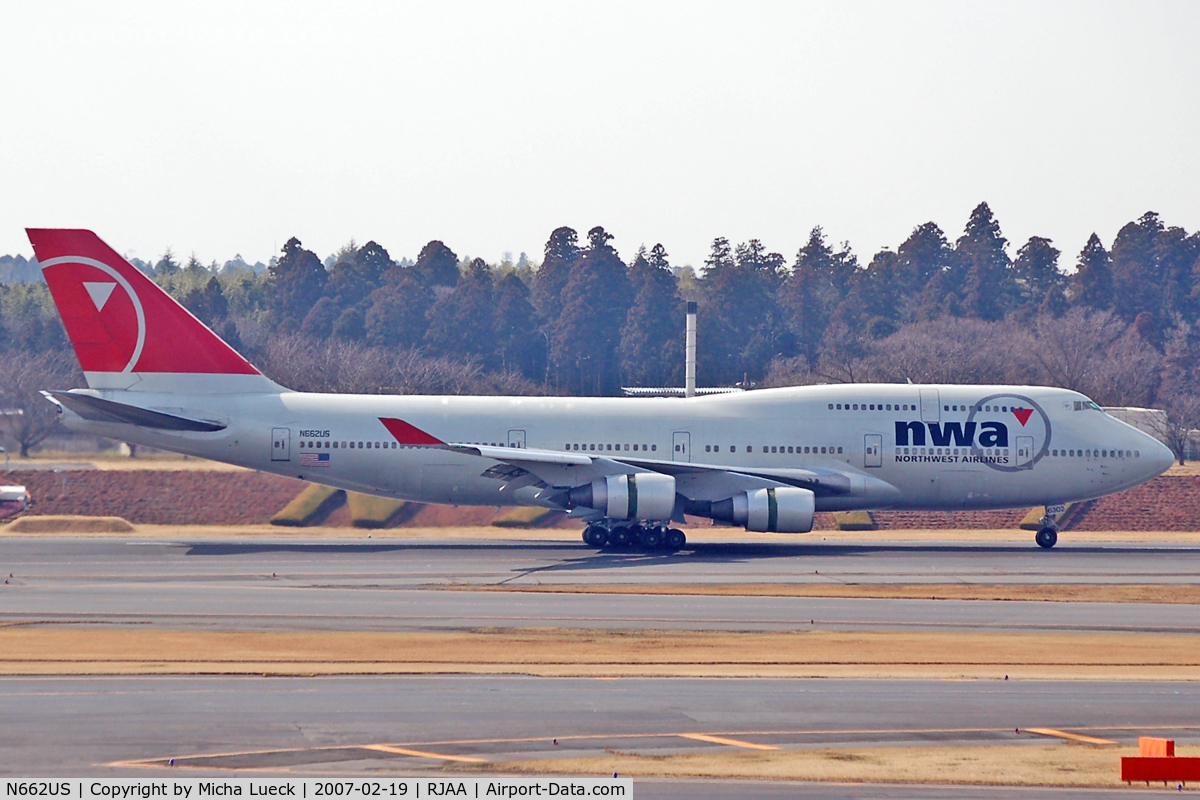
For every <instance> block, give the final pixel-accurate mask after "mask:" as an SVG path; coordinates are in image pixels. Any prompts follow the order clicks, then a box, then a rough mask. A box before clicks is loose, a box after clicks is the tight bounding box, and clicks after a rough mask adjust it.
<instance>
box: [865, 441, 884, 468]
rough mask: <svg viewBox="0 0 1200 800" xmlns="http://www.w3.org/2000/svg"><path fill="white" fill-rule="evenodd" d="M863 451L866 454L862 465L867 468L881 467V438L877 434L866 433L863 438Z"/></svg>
mask: <svg viewBox="0 0 1200 800" xmlns="http://www.w3.org/2000/svg"><path fill="white" fill-rule="evenodd" d="M864 439H865V441H864V443H863V449H864V452H865V454H866V460H865V461H864V463H865V464H866V465H867V466H868V467H882V466H883V436H881V435H880V434H878V433H868V434H867V435H866V437H864Z"/></svg>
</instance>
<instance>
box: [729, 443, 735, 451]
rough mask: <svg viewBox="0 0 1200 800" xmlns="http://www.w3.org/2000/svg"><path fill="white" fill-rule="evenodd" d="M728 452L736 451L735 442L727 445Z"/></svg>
mask: <svg viewBox="0 0 1200 800" xmlns="http://www.w3.org/2000/svg"><path fill="white" fill-rule="evenodd" d="M729 452H731V453H736V452H737V445H736V444H731V445H729Z"/></svg>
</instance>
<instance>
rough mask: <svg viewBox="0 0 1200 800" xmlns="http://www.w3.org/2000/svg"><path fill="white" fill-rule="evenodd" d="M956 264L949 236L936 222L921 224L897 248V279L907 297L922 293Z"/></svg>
mask: <svg viewBox="0 0 1200 800" xmlns="http://www.w3.org/2000/svg"><path fill="white" fill-rule="evenodd" d="M953 265H954V250H953V248H951V247H950V243H949V242H948V241H947V240H946V234H944V233H942V229H941V228H939V227H938V226H937V225H935V224H934V223H932V222H926V223H925V224H924V225H918V226H917V227H916V228H913V232H912V233H911V234H909V236H908V238H907V239H905V240H904V242H903V243H902V244H901V245H900V246H899V247H898V248H896V264H895V270H896V276H897V283H898V288H899V290H900V292H902V293H903V294H904V295H905V296H907V297H915V296H917V295H919V294H921V293H922V292H923V291H924V290H925V287H926V286H927V285H928V284H929V281H930V280H931V279H932V278H933V276H934V275H936V274H938V273H939V272H944V271H946V270H949V269H950V268H951V267H952V266H953Z"/></svg>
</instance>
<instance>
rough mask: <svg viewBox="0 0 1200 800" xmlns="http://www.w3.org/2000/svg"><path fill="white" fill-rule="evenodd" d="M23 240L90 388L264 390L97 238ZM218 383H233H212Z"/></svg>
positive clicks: (60, 235)
mask: <svg viewBox="0 0 1200 800" xmlns="http://www.w3.org/2000/svg"><path fill="white" fill-rule="evenodd" d="M26 233H28V234H29V241H30V242H31V243H32V244H33V250H34V253H35V254H36V255H37V259H38V262H39V264H40V265H41V268H42V274H43V275H44V276H45V278H46V283H47V284H48V285H49V287H50V294H51V295H52V296H53V297H54V304H55V305H56V306H58V313H59V314H60V315H61V316H62V320H63V325H64V326H65V327H66V329H67V336H68V337H69V338H70V339H71V344H72V345H73V346H74V348H75V355H76V356H78V357H79V365H80V366H81V367H83V371H84V374H85V375H86V376H87V379H88V385H89V386H92V387H93V388H114V389H115V388H120V389H129V388H139V389H145V390H149V391H238V390H255V388H257V390H259V391H262V390H263V388H265V387H254V384H259V383H266V384H270V382H269V381H268V380H267V379H266V378H264V377H262V375H261V373H259V371H258V370H257V369H255V368H254V367H253V366H252V365H251V364H250V362H248V361H246V359H244V358H242V356H241V355H239V354H238V353H237V351H235V350H234V349H233V348H232V347H230V346H229V345H227V344H226V343H225V342H224V341H222V340H221V338H220V337H219V336H217V335H216V334H215V333H213V332H212V331H211V330H209V329H208V328H207V327H205V325H204V323H202V322H200V321H199V320H198V319H196V318H195V317H193V316H192V315H191V314H190V313H189V312H188V310H187V309H185V308H184V307H183V306H181V305H180V304H179V303H177V302H175V300H173V299H172V298H171V297H170V295H168V294H167V293H166V292H164V291H163V290H162V289H161V288H159V286H158V285H157V284H155V283H154V281H152V280H150V279H149V278H147V277H146V276H145V275H143V274H142V273H141V272H139V271H138V270H137V269H136V268H134V267H133V265H131V264H130V263H129V262H128V261H126V260H125V259H124V258H122V257H121V256H119V255H117V253H116V252H114V251H113V249H112V248H111V247H109V246H108V245H106V244H105V243H104V242H102V241H101V240H100V238H99V237H98V236H96V234H94V233H92V232H91V231H84V230H60V229H27V230H26ZM168 376H174V377H175V378H177V380H174V381H172V380H169V379H168ZM216 376H227V377H229V378H231V379H232V380H226V381H222V380H217V381H215V382H214V381H213V380H212V378H214V377H216ZM234 376H246V377H250V376H257V380H255V379H253V378H251V379H250V380H246V379H245V378H243V379H241V380H238V379H234ZM198 378H203V380H201V381H198V380H196V379H198ZM270 385H272V386H273V385H274V384H270ZM252 387H253V388H252Z"/></svg>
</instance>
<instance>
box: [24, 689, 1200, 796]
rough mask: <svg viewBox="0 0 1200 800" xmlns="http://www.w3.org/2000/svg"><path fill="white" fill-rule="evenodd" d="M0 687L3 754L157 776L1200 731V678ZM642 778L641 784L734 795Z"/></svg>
mask: <svg viewBox="0 0 1200 800" xmlns="http://www.w3.org/2000/svg"><path fill="white" fill-rule="evenodd" d="M0 702H2V703H3V707H4V709H5V713H4V717H5V724H4V726H3V728H2V729H0V745H2V746H0V770H2V771H4V772H6V773H9V774H12V773H13V772H18V773H20V774H22V775H53V776H64V777H73V776H81V777H82V776H90V775H97V774H101V770H103V774H113V775H121V776H127V777H141V776H145V777H148V778H149V777H152V776H153V774H154V773H155V772H158V771H161V770H165V769H166V768H167V767H166V760H167V759H169V758H174V759H176V766H177V767H184V766H186V767H189V768H191V769H194V770H197V771H196V772H194V773H193V772H191V771H189V773H188V774H189V775H197V776H198V775H220V774H228V773H227V770H230V769H235V768H241V769H265V770H268V771H279V770H286V771H288V772H289V773H291V774H310V775H356V774H371V773H378V772H379V771H384V772H394V773H410V774H411V773H421V772H422V771H424V772H426V773H430V772H432V771H434V770H435V769H436V768H438V767H440V766H441V764H443V763H445V762H444V761H442V760H441V759H438V758H426V757H419V756H413V755H405V754H396V753H388V752H382V751H379V750H373V749H369V748H368V747H367V746H370V745H378V744H381V743H386V744H389V745H391V746H393V748H395V749H403V750H410V751H416V752H424V753H430V754H436V755H438V756H442V757H449V758H458V759H462V760H467V759H484V760H486V761H496V760H508V759H514V758H565V757H573V756H600V755H603V754H604V753H605V751H606V750H609V751H611V750H617V751H622V752H637V753H640V754H645V755H661V754H669V753H680V752H715V751H718V750H721V749H728V746H727V745H721V744H714V743H711V742H706V741H702V740H698V739H694V738H688V737H687V736H685V735H683V734H694V733H701V734H705V735H715V736H718V737H721V738H729V739H732V740H734V741H739V742H743V743H745V744H746V745H770V746H776V747H830V746H851V745H856V746H861V745H883V746H887V745H899V744H925V745H931V744H963V743H966V744H1001V743H1022V742H1038V743H1043V742H1045V741H1046V739H1045V738H1044V737H1039V736H1034V735H1031V734H1027V733H1020V734H1018V733H1016V732H1015V729H1016V728H1026V727H1037V726H1044V727H1051V728H1059V729H1067V730H1076V731H1080V730H1084V731H1087V732H1088V733H1089V734H1090V735H1093V736H1099V737H1104V738H1110V739H1114V740H1116V741H1122V742H1129V741H1131V740H1132V739H1133V738H1134V737H1135V736H1136V734H1137V732H1142V733H1146V732H1148V731H1152V732H1154V733H1156V734H1161V735H1166V736H1174V737H1176V738H1179V739H1181V740H1184V739H1192V740H1194V739H1195V738H1196V737H1197V736H1198V735H1200V729H1198V728H1197V726H1198V725H1200V720H1198V719H1197V718H1196V715H1195V712H1194V709H1195V708H1197V707H1198V706H1200V686H1197V685H1194V684H1175V683H1142V682H1118V683H1106V682H1058V683H1056V682H1039V681H1030V682H1019V683H1016V682H1009V683H1002V682H995V681H986V682H978V681H967V682H952V683H947V682H941V681H839V680H741V681H726V680H691V679H668V680H661V679H660V680H654V679H626V680H618V681H604V680H588V679H545V678H524V677H492V676H482V677H470V676H459V677H409V678H309V679H278V678H191V679H178V678H94V679H75V678H10V679H4V680H0ZM555 739H557V740H558V744H557V745H556V744H554V740H555ZM1064 746H1066V745H1064ZM114 765H116V766H114ZM110 770H113V771H112V772H110ZM663 785H665V784H663ZM663 785H660V788H661V786H663ZM788 786H791V789H792V791H791V793H790V796H796V795H797V794H798V792H797V791H796V788H795V786H794V785H788ZM635 788H636V789H637V791H636V795H637V796H639V797H647V796H651V797H653V796H664V797H669V796H697V797H700V796H703V797H722V796H729V795H727V794H722V793H720V792H718V793H702V792H697V791H696V790H695V787H693V790H692V793H685V794H682V795H680V794H670V793H669V792H668V793H665V794H662V795H657V794H655V792H654V791H651V789H650V788H648V787H646V786H643V785H642V782H640V781H639V782H636V783H635ZM837 788H838V787H828V786H821V785H815V786H811V787H809V789H807V790H806V791H805V792H804V793H803V794H802V795H801V796H812V797H844V796H855V797H862V796H871V795H872V793H871V792H867V791H865V790H864V787H859V792H858V793H857V794H854V795H846V794H837V793H829V791H830V790H831V789H837ZM842 789H844V787H842ZM664 791H665V789H664ZM1025 792H1026V793H1025V794H1022V795H1021V796H1036V795H1030V794H1029V793H1028V792H1029V790H1025ZM761 796H783V795H761ZM875 796H880V793H875ZM887 796H913V797H936V796H948V795H937V794H920V793H918V794H912V795H905V794H903V793H902V792H888V793H887ZM951 796H964V795H962V794H959V795H951ZM980 796H988V797H991V796H996V795H993V794H982V795H980Z"/></svg>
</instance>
